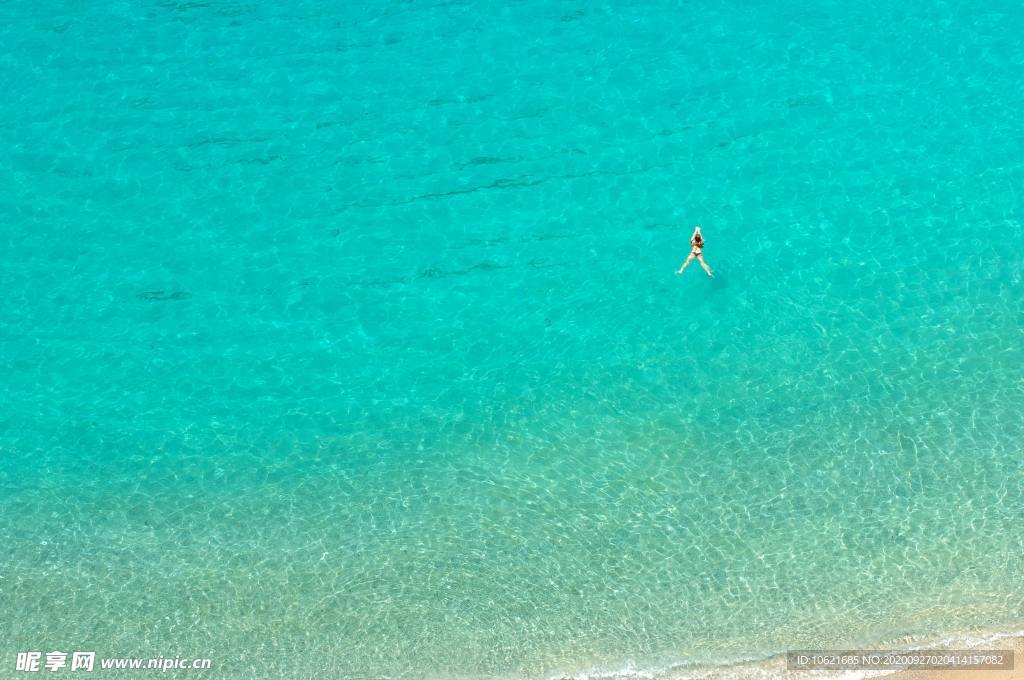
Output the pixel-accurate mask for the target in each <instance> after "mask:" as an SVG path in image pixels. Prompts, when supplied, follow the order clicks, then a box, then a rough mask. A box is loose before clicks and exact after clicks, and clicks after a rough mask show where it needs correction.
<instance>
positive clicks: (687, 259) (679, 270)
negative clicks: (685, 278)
mask: <svg viewBox="0 0 1024 680" xmlns="http://www.w3.org/2000/svg"><path fill="white" fill-rule="evenodd" d="M691 262H693V253H690V256H689V257H688V258H686V262H684V263H683V266H682V267H680V268H679V269H678V270H676V274H682V273H683V270H684V269H686V265H688V264H690V263H691Z"/></svg>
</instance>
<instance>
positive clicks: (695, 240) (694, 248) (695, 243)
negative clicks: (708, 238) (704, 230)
mask: <svg viewBox="0 0 1024 680" xmlns="http://www.w3.org/2000/svg"><path fill="white" fill-rule="evenodd" d="M690 246H691V247H690V256H689V257H687V258H686V262H684V263H683V266H682V267H680V268H679V269H678V271H676V274H682V273H683V270H684V269H686V265H688V264H690V263H691V262H693V258H697V261H698V262H700V266H701V267H704V271H706V272H707V273H708V276H710V277H712V278H714V276H715V275H714V274H712V273H711V267H709V266H708V263H707V262H705V261H704V256H703V255H702V254H701V253H702V252H703V251H704V237H703V236H701V233H700V225H699V224H698V225H697V226H696V227H694V228H693V236H691V237H690Z"/></svg>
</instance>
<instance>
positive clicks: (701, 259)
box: [697, 255, 715, 278]
mask: <svg viewBox="0 0 1024 680" xmlns="http://www.w3.org/2000/svg"><path fill="white" fill-rule="evenodd" d="M697 261H698V262H700V266H701V267H704V271H706V272H707V273H708V276H710V277H711V278H715V275H714V274H712V273H711V267H709V266H708V263H707V262H705V261H704V256H703V255H698V256H697Z"/></svg>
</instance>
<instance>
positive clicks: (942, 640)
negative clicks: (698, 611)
mask: <svg viewBox="0 0 1024 680" xmlns="http://www.w3.org/2000/svg"><path fill="white" fill-rule="evenodd" d="M866 649H899V650H908V651H910V650H915V649H935V650H969V649H974V650H981V649H992V650H996V649H998V650H1013V652H1014V667H1013V669H1012V670H959V669H951V670H906V669H904V670H836V671H828V670H790V669H788V668H787V667H786V655H785V654H776V655H773V656H771V657H768V658H765V659H760V660H750V661H739V662H735V663H725V664H721V665H700V664H676V665H671V666H668V667H665V668H661V669H640V668H635V667H632V668H630V667H626V668H622V669H621V670H607V669H592V670H590V671H586V672H583V671H577V672H575V673H572V674H553V675H550V676H548V678H547V680H812V679H813V680H862V679H866V678H887V679H888V680H1024V627H1021V626H1017V627H1013V628H1008V629H1003V630H975V631H970V632H961V633H953V634H947V635H944V636H929V637H924V636H920V637H918V636H908V637H901V638H898V639H895V640H893V641H892V642H890V643H878V644H875V645H872V646H871V647H868V648H866Z"/></svg>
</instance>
